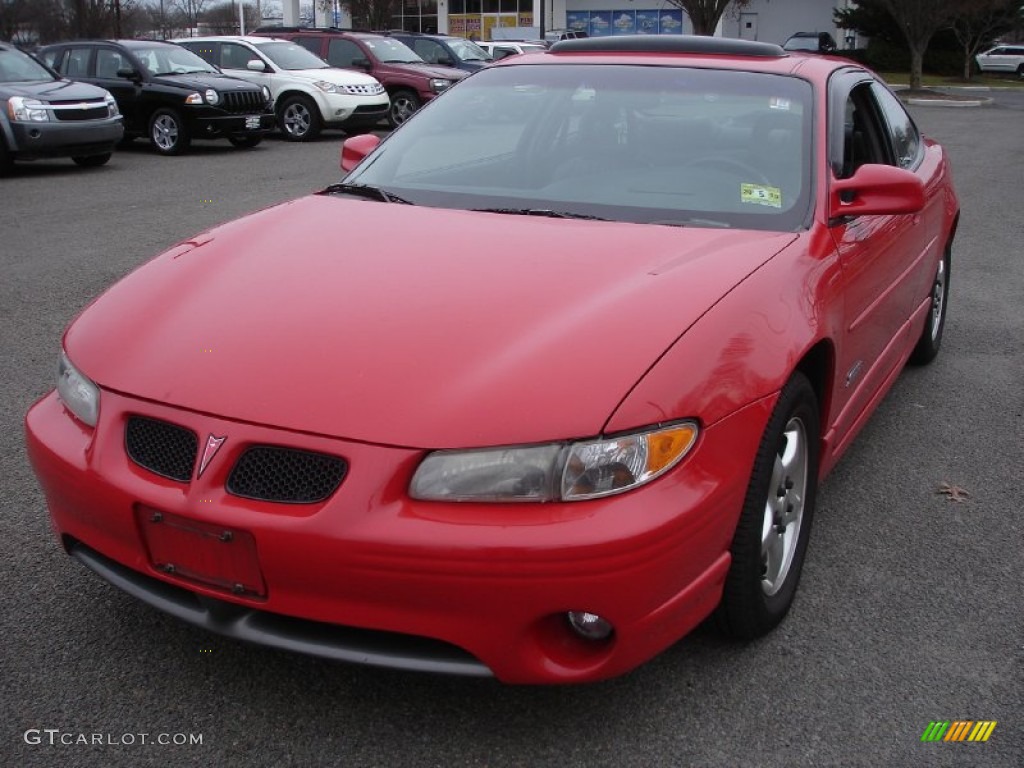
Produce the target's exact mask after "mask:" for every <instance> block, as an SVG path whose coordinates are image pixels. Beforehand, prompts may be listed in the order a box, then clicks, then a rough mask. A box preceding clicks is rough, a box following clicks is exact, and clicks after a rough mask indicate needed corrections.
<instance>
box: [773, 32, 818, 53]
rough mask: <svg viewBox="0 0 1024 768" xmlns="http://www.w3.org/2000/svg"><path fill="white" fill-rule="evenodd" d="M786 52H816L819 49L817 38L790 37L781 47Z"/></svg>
mask: <svg viewBox="0 0 1024 768" xmlns="http://www.w3.org/2000/svg"><path fill="white" fill-rule="evenodd" d="M782 47H783V48H785V49H786V50H787V51H811V52H816V51H817V50H818V47H819V43H818V36H817V35H815V36H814V37H804V36H801V37H791V38H789V40H787V41H786V42H785V44H784V45H783V46H782Z"/></svg>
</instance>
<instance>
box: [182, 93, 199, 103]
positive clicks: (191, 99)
mask: <svg viewBox="0 0 1024 768" xmlns="http://www.w3.org/2000/svg"><path fill="white" fill-rule="evenodd" d="M185 103H186V104H202V103H203V94H201V93H199V92H198V91H195V92H193V93H190V94H189V95H188V96H186V97H185Z"/></svg>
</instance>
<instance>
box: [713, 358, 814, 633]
mask: <svg viewBox="0 0 1024 768" xmlns="http://www.w3.org/2000/svg"><path fill="white" fill-rule="evenodd" d="M820 429H821V427H820V422H819V416H818V399H817V397H816V396H815V394H814V389H813V388H812V387H811V384H810V382H809V381H808V380H807V377H805V376H804V375H803V374H802V373H794V374H793V376H792V378H791V379H790V380H789V381H788V382H787V383H786V386H784V387H783V388H782V392H781V393H780V394H779V399H778V402H776V404H775V408H774V410H773V411H772V415H771V418H769V419H768V425H767V426H766V427H765V431H764V435H763V436H762V438H761V444H760V446H759V447H758V449H757V457H756V458H755V460H754V468H753V471H752V472H751V475H750V485H749V486H748V487H747V495H746V498H745V499H744V502H743V511H742V513H741V514H740V520H739V524H738V525H737V526H736V534H735V536H734V537H733V542H732V547H731V550H730V551H731V553H732V564H731V566H730V567H729V573H728V575H727V576H726V580H725V589H724V592H723V594H722V603H721V605H720V606H719V608H718V616H717V618H718V623H719V625H720V626H721V628H722V629H723V631H724V632H725V633H726V634H727V635H729V636H731V637H734V638H736V639H739V640H752V639H754V638H757V637H761V636H762V635H765V634H767V633H768V632H769V631H771V630H772V629H773V628H774V627H775V626H776V625H777V624H778V623H779V622H780V621H782V619H783V618H784V617H785V615H786V613H787V612H788V611H789V607H790V605H792V603H793V596H794V595H795V594H796V588H797V584H798V583H799V581H800V571H801V568H802V567H803V562H804V554H805V553H806V551H807V542H808V539H809V537H810V533H811V522H812V520H813V517H814V503H815V497H816V495H817V487H818V482H817V480H818V453H819V433H820ZM766 523H768V524H767V525H766Z"/></svg>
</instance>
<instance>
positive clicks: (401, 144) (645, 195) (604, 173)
mask: <svg viewBox="0 0 1024 768" xmlns="http://www.w3.org/2000/svg"><path fill="white" fill-rule="evenodd" d="M811 98H812V90H811V86H810V84H809V83H807V82H805V81H803V80H800V79H797V78H794V77H785V76H779V75H765V74H755V73H749V72H738V71H724V70H700V69H684V68H681V67H644V66H628V65H582V66H576V65H555V66H549V65H534V66H518V67H494V68H489V69H484V70H482V71H480V72H478V73H476V74H475V75H474V76H473V77H471V78H468V79H466V80H465V81H463V82H462V83H460V84H459V85H457V86H455V87H453V88H452V89H451V90H450V91H448V92H446V93H445V94H444V95H442V96H441V97H439V98H438V99H437V100H436V101H435V102H434V103H432V104H431V105H430V106H429V107H428V108H426V109H424V110H423V112H422V113H420V114H418V115H417V116H416V118H415V119H414V120H410V121H409V124H408V125H406V126H403V128H402V130H400V131H397V132H396V133H395V134H394V135H393V136H391V137H390V138H389V139H388V141H387V142H385V143H384V144H382V145H381V146H380V147H379V148H378V149H377V150H376V151H375V152H374V153H373V154H372V155H371V156H370V157H368V158H367V160H366V161H364V162H363V163H362V164H361V165H360V166H359V167H358V168H357V169H356V170H355V171H353V172H352V174H350V175H349V176H348V177H347V179H346V181H348V182H351V183H357V184H367V185H371V186H374V187H378V188H381V189H384V190H386V191H387V192H389V193H392V194H394V195H396V196H399V197H401V198H404V199H405V200H408V201H409V202H412V203H415V204H417V205H427V206H436V207H445V208H463V209H482V208H483V209H513V210H520V209H530V210H534V211H548V212H557V213H560V214H567V215H574V216H596V217H600V218H605V219H611V220H617V221H631V222H643V223H664V224H681V225H685V224H694V225H707V226H727V227H746V228H754V229H767V230H775V231H792V230H796V229H800V228H802V227H803V226H805V224H806V218H807V213H808V209H809V205H810V189H811V179H810V157H811V148H812V144H813V141H812V139H811V136H812V131H811V129H810V124H811Z"/></svg>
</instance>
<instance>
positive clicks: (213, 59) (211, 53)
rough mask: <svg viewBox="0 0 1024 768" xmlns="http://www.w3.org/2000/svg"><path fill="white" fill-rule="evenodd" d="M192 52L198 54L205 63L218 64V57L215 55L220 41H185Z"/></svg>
mask: <svg viewBox="0 0 1024 768" xmlns="http://www.w3.org/2000/svg"><path fill="white" fill-rule="evenodd" d="M184 45H185V47H186V48H188V49H189V50H190V51H192V53H194V54H196V55H197V56H199V57H200V58H201V59H202V60H203V61H205V62H206V63H207V64H213V66H215V67H217V66H220V61H219V60H218V59H219V57H218V55H217V49H218V48H219V47H220V43H185V44H184Z"/></svg>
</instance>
